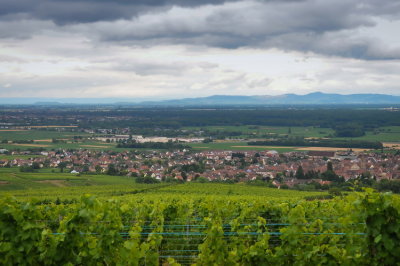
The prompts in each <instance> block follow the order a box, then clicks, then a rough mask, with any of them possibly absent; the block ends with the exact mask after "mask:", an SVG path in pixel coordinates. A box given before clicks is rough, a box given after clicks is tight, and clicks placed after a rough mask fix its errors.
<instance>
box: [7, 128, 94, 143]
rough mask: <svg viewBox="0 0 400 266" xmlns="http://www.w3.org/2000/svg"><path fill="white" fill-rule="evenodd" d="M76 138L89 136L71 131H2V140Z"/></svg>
mask: <svg viewBox="0 0 400 266" xmlns="http://www.w3.org/2000/svg"><path fill="white" fill-rule="evenodd" d="M74 136H89V134H87V133H82V132H69V131H48V130H7V131H1V130H0V141H1V140H4V139H6V140H50V141H51V139H53V138H57V139H69V138H73V137H74Z"/></svg>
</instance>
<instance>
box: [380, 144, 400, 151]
mask: <svg viewBox="0 0 400 266" xmlns="http://www.w3.org/2000/svg"><path fill="white" fill-rule="evenodd" d="M383 146H384V147H386V148H392V149H397V150H400V143H396V142H383Z"/></svg>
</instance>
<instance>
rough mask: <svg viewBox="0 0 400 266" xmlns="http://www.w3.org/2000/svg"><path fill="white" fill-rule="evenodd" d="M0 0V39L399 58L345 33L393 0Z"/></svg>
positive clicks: (399, 11)
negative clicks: (39, 37)
mask: <svg viewBox="0 0 400 266" xmlns="http://www.w3.org/2000/svg"><path fill="white" fill-rule="evenodd" d="M0 3H1V9H0V30H1V31H0V37H3V38H6V37H14V38H28V37H29V36H30V35H34V34H35V33H37V32H38V31H40V29H43V28H46V27H47V28H51V30H53V31H61V32H62V31H66V32H70V33H71V32H72V33H77V34H83V35H85V36H88V37H89V38H92V39H93V41H94V42H96V41H99V42H112V43H117V44H120V45H158V44H194V45H205V46H212V47H222V48H229V49H235V48H238V47H260V48H278V49H284V50H295V51H301V52H315V53H321V54H326V55H338V56H343V57H353V58H363V59H372V60H374V59H399V58H400V50H399V49H396V48H391V49H387V48H386V47H385V44H384V43H382V42H379V41H378V40H376V39H374V38H365V37H362V38H358V37H357V36H354V32H352V30H357V29H359V28H362V27H372V26H374V25H375V24H376V18H386V19H392V20H398V19H400V1H397V0H380V1H376V0H364V1H359V0H335V1H329V0H297V1H296V0H288V1H274V0H270V1H267V0H260V1H240V0H237V1H235V0H230V1H224V0H206V1H198V0H135V1H127V0H113V1H112V0H52V1H51V0H37V1H33V0H19V1H16V0H0ZM1 20H2V21H1ZM30 20H31V21H32V22H30ZM18 22H20V23H18ZM45 22H46V23H47V24H46V23H45ZM45 24H46V25H47V26H46V25H45ZM372 37H373V36H372Z"/></svg>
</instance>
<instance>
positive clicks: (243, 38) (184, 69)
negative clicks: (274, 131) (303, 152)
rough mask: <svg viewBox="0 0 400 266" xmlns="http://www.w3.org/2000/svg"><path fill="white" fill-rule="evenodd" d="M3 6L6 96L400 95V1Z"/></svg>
mask: <svg viewBox="0 0 400 266" xmlns="http://www.w3.org/2000/svg"><path fill="white" fill-rule="evenodd" d="M0 6H1V8H0V97H42V98H46V97H47V98H130V99H173V98H185V97H202V96H209V95H279V94H286V93H296V94H307V93H311V92H316V91H321V92H326V93H341V94H352V93H382V94H393V95H400V34H399V33H400V30H399V29H400V1H398V0H379V1H377V0H335V1H332V0H279V1H278V0H260V1H256V0H250V1H248V0H237V1H236V0H227V1H222V0H205V1H198V0H131V1H130V0H0Z"/></svg>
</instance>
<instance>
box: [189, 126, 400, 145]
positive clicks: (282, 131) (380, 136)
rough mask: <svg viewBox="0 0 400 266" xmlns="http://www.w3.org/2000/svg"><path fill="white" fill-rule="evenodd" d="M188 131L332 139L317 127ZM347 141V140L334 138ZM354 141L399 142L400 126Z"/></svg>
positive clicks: (246, 127) (211, 127)
mask: <svg viewBox="0 0 400 266" xmlns="http://www.w3.org/2000/svg"><path fill="white" fill-rule="evenodd" d="M185 129H188V130H189V129H190V130H205V129H207V130H209V131H211V132H218V131H220V132H221V131H226V132H238V131H240V132H242V134H241V135H240V136H234V137H232V138H246V139H249V138H266V137H278V136H289V137H304V138H324V137H332V136H333V135H334V133H335V132H334V130H332V129H331V128H318V127H276V126H251V125H248V126H207V127H186V128H185ZM335 139H349V138H335ZM352 139H354V140H370V141H381V142H400V126H391V127H380V128H378V129H376V130H374V131H367V132H366V135H365V136H362V137H357V138H352Z"/></svg>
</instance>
